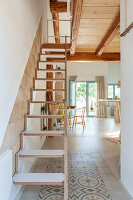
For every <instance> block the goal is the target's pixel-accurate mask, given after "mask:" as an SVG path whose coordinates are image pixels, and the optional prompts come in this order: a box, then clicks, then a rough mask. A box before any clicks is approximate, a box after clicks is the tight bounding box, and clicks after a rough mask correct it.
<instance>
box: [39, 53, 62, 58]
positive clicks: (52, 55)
mask: <svg viewBox="0 0 133 200" xmlns="http://www.w3.org/2000/svg"><path fill="white" fill-rule="evenodd" d="M40 56H41V57H43V56H45V57H47V58H65V54H41V55H40Z"/></svg>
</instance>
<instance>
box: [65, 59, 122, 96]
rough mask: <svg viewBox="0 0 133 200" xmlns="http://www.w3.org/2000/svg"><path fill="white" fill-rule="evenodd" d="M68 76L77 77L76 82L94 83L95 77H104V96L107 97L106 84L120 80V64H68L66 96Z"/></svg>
mask: <svg viewBox="0 0 133 200" xmlns="http://www.w3.org/2000/svg"><path fill="white" fill-rule="evenodd" d="M114 74H115V75H114ZM69 76H77V79H76V81H95V76H104V81H105V95H106V97H107V84H108V83H117V81H118V80H120V63H116V62H68V96H69Z"/></svg>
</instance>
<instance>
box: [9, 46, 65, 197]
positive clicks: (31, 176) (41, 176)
mask: <svg viewBox="0 0 133 200" xmlns="http://www.w3.org/2000/svg"><path fill="white" fill-rule="evenodd" d="M67 48H68V45H67V44H66V43H65V44H53V45H52V44H44V45H42V49H41V54H40V61H39V64H38V67H37V68H36V70H35V78H34V80H33V82H34V84H33V88H32V89H31V100H30V101H29V105H28V107H29V109H28V114H27V115H26V116H25V130H24V131H23V132H22V133H21V134H20V150H19V152H18V153H17V154H16V172H15V175H14V176H13V183H14V184H16V185H62V184H64V200H68V169H67V165H68V161H67ZM56 58H58V61H56ZM48 59H53V61H48ZM59 59H63V60H59ZM55 64H56V66H58V64H62V65H63V66H64V67H63V68H59V69H57V68H53V69H47V67H46V66H47V65H55ZM42 65H43V67H42ZM43 71H44V72H53V73H55V72H64V74H65V77H64V78H62V79H60V78H59V79H57V78H38V75H37V74H38V72H43ZM36 81H44V82H47V81H64V86H65V88H64V89H47V88H43V89H38V88H36ZM49 91H50V92H56V91H62V92H64V95H65V100H64V101H61V102H59V101H58V102H55V101H43V100H37V101H36V100H34V99H33V93H34V92H49ZM53 102H55V103H58V104H63V105H64V110H65V114H64V115H50V114H45V115H41V114H40V115H36V114H31V112H30V105H31V104H35V103H44V104H46V105H47V104H50V103H53ZM29 118H30V119H33V118H34V119H36V118H39V119H42V118H46V119H50V118H60V119H63V120H64V129H63V130H58V131H57V130H27V120H28V119H29ZM26 136H30V137H36V136H55V137H57V136H62V137H64V149H62V150H47V149H41V150H39V149H37V150H25V149H24V144H23V139H24V137H26ZM62 157H63V158H64V173H18V160H19V158H23V159H24V158H25V159H27V158H28V159H30V158H44V159H45V158H55V159H56V158H62Z"/></svg>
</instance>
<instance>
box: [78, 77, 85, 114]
mask: <svg viewBox="0 0 133 200" xmlns="http://www.w3.org/2000/svg"><path fill="white" fill-rule="evenodd" d="M82 107H86V82H84V81H82V82H76V114H77V115H81V110H82ZM85 115H86V114H85Z"/></svg>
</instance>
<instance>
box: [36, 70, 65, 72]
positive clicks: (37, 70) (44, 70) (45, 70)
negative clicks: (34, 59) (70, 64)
mask: <svg viewBox="0 0 133 200" xmlns="http://www.w3.org/2000/svg"><path fill="white" fill-rule="evenodd" d="M37 71H48V72H53V71H55V72H62V71H65V69H37Z"/></svg>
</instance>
